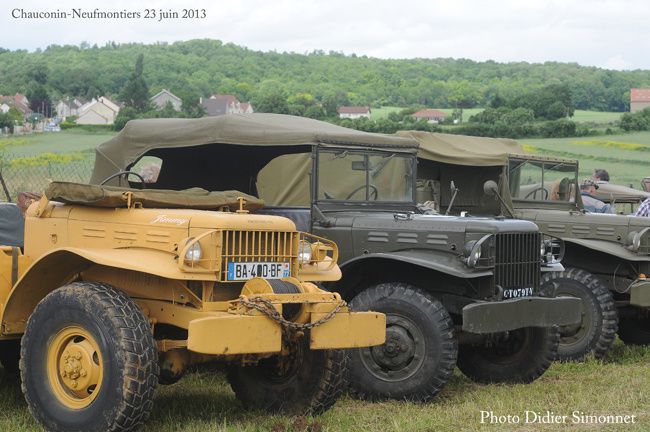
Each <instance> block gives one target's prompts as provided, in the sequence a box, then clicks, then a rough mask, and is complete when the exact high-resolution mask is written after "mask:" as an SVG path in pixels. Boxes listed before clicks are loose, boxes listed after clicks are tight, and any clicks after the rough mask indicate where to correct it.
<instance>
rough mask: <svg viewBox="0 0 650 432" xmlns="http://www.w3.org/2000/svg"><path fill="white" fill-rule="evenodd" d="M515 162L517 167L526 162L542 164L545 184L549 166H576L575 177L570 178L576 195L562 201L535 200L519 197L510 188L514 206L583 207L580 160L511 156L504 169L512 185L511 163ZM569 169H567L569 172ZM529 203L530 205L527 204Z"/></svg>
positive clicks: (509, 191)
mask: <svg viewBox="0 0 650 432" xmlns="http://www.w3.org/2000/svg"><path fill="white" fill-rule="evenodd" d="M513 162H516V163H517V167H520V166H521V165H523V164H525V163H531V164H541V165H542V166H541V169H542V185H543V184H544V180H545V174H546V170H547V169H548V168H547V167H549V166H550V167H553V166H558V165H566V166H570V167H573V168H574V173H575V175H574V177H573V178H571V177H569V176H567V177H569V179H570V180H571V181H573V182H574V183H573V184H575V188H576V197H575V201H560V200H548V199H546V200H535V199H524V198H518V197H515V196H513V195H512V191H511V190H510V189H509V188H508V189H509V190H508V193H509V194H510V198H511V199H512V203H513V205H514V207H516V208H525V207H530V206H534V207H538V206H549V207H554V208H570V209H576V208H581V207H582V199H581V198H580V183H579V177H580V167H579V165H578V161H576V160H573V159H566V160H562V159H555V158H543V157H540V158H536V157H530V158H528V157H525V156H520V155H517V156H511V157H509V158H508V161H507V163H506V165H505V166H504V171H505V174H506V175H507V178H508V184H509V185H510V184H511V182H512V177H511V174H512V170H513V169H514V168H511V164H512V163H513ZM568 172H569V171H567V173H568ZM527 204H528V205H527Z"/></svg>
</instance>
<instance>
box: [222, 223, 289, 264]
mask: <svg viewBox="0 0 650 432" xmlns="http://www.w3.org/2000/svg"><path fill="white" fill-rule="evenodd" d="M297 241H298V233H297V232H292V231H279V232H278V231H238V230H225V231H223V234H222V241H221V245H222V247H221V256H222V266H221V268H222V269H226V268H228V263H229V262H258V261H259V262H287V261H289V262H291V263H292V265H293V264H294V260H295V259H296V258H297V257H296V252H295V251H294V245H295V243H296V242H297Z"/></svg>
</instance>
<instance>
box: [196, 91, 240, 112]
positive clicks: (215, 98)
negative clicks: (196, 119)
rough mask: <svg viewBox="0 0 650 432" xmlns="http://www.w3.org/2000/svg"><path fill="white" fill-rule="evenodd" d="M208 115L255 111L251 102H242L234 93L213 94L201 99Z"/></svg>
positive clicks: (201, 103)
mask: <svg viewBox="0 0 650 432" xmlns="http://www.w3.org/2000/svg"><path fill="white" fill-rule="evenodd" d="M199 103H200V105H201V107H202V108H203V109H204V110H205V113H206V116H219V115H226V114H247V113H252V112H253V107H252V106H251V104H250V103H245V102H240V101H239V100H238V99H237V98H236V97H235V96H233V95H224V94H213V95H212V96H210V97H209V98H208V99H203V98H201V99H200V100H199Z"/></svg>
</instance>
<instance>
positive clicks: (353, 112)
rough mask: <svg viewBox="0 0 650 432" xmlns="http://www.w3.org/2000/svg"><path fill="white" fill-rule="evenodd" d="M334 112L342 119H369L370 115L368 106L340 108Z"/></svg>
mask: <svg viewBox="0 0 650 432" xmlns="http://www.w3.org/2000/svg"><path fill="white" fill-rule="evenodd" d="M336 111H337V112H338V113H339V118H342V119H344V118H347V119H358V118H361V117H366V118H370V114H371V113H372V111H371V110H370V107H368V106H342V107H339V109H337V110H336Z"/></svg>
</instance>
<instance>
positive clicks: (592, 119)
mask: <svg viewBox="0 0 650 432" xmlns="http://www.w3.org/2000/svg"><path fill="white" fill-rule="evenodd" d="M403 109H404V108H402V107H394V106H385V107H381V108H373V109H372V118H373V119H381V118H385V117H386V116H388V114H390V113H391V112H397V111H401V110H403ZM438 109H439V110H440V111H442V112H444V113H446V114H447V115H451V113H452V112H453V111H454V110H453V108H438ZM481 111H483V108H467V109H464V110H463V121H464V122H466V121H467V120H469V118H470V117H471V116H473V115H475V114H478V113H480V112H481ZM622 114H623V113H620V112H600V111H584V110H576V111H575V113H574V114H573V117H572V118H571V120H573V121H575V122H576V123H595V124H600V125H611V124H613V123H614V122H616V121H618V120H619V119H620V118H621V115H622Z"/></svg>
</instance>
